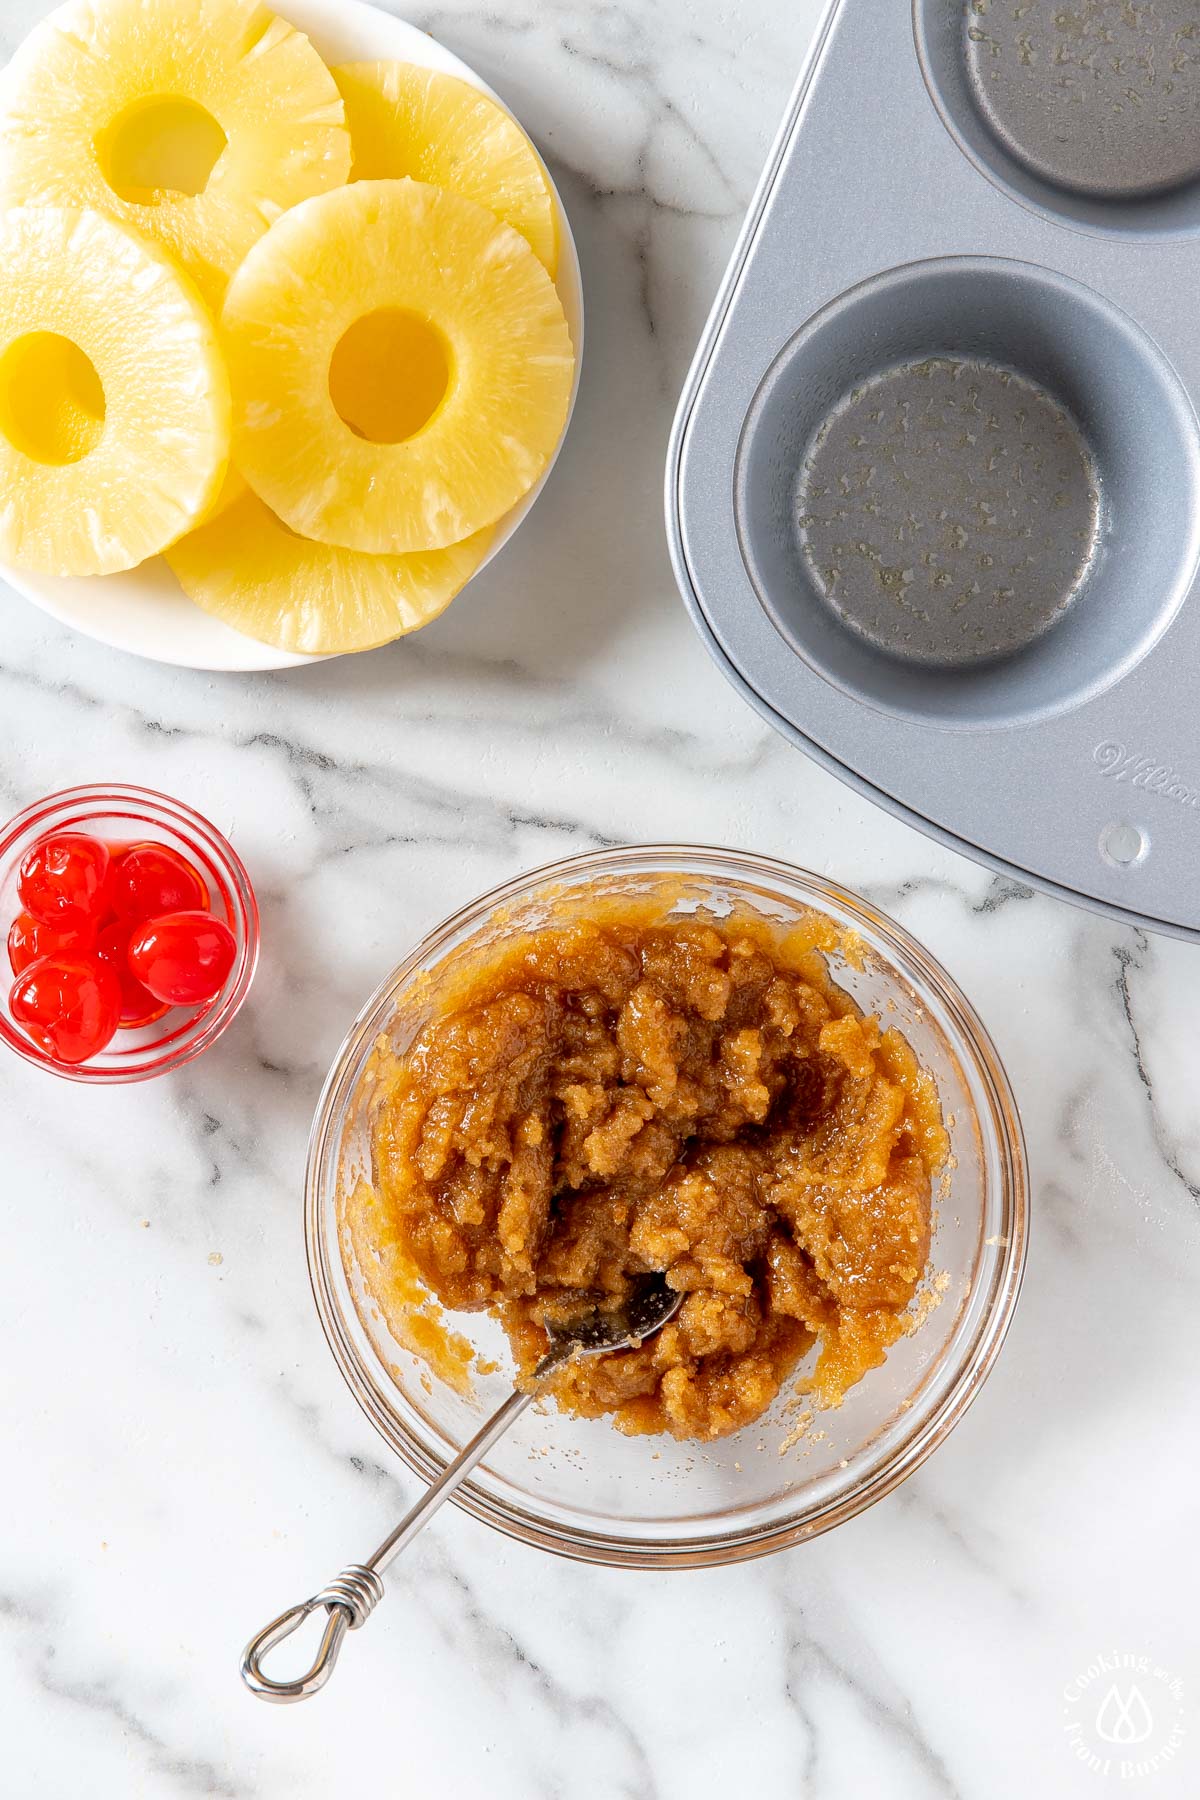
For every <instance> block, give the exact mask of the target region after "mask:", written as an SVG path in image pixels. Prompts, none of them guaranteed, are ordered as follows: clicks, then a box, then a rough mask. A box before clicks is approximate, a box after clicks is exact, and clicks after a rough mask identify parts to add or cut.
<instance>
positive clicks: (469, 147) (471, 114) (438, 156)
mask: <svg viewBox="0 0 1200 1800" xmlns="http://www.w3.org/2000/svg"><path fill="white" fill-rule="evenodd" d="M333 78H334V80H335V81H336V82H337V84H338V87H339V88H340V89H341V95H342V99H343V100H344V102H345V105H346V125H347V127H348V128H349V132H350V148H351V155H352V158H353V160H352V163H351V169H350V179H351V180H352V181H386V180H389V179H395V178H398V177H400V176H404V175H411V176H412V178H413V180H414V181H426V182H428V183H429V184H430V185H431V186H432V187H444V188H449V189H450V191H451V193H453V194H463V195H465V197H466V198H467V199H468V200H476V201H478V203H479V205H480V206H486V207H487V208H488V210H489V211H490V212H494V213H495V214H496V215H497V217H498V218H501V219H503V220H504V221H505V222H506V224H509V225H511V226H512V227H513V228H514V230H516V231H519V232H520V233H521V236H522V237H523V238H524V239H525V241H526V243H527V244H528V245H529V247H530V249H531V250H532V251H533V253H534V255H535V256H536V257H537V259H538V261H539V262H540V263H541V264H542V265H543V267H544V268H545V269H546V271H547V273H548V274H549V275H550V277H551V279H553V277H554V274H555V271H556V269H557V266H558V222H557V218H556V215H555V204H554V196H553V194H552V193H551V190H550V184H549V182H548V181H547V179H546V174H545V170H544V169H543V167H542V162H541V158H540V157H539V156H538V153H537V151H536V150H535V149H534V147H533V145H532V144H531V143H530V141H529V139H528V138H527V137H526V136H525V133H524V132H523V131H522V130H521V127H520V126H519V125H518V124H517V122H516V120H515V119H512V118H510V117H509V115H508V113H506V112H505V110H504V108H503V107H502V106H499V105H497V103H496V102H495V101H494V100H491V99H489V98H488V96H487V95H486V94H482V93H480V91H479V89H478V88H473V87H471V86H470V84H469V83H468V82H465V81H460V80H459V79H458V77H457V76H454V75H444V74H443V73H442V72H441V70H440V69H423V68H419V67H417V65H416V64H414V63H402V62H375V63H347V64H345V65H344V66H343V67H342V68H340V69H335V70H334V71H333Z"/></svg>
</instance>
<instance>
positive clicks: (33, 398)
mask: <svg viewBox="0 0 1200 1800" xmlns="http://www.w3.org/2000/svg"><path fill="white" fill-rule="evenodd" d="M0 268H3V270H4V281H3V283H2V284H0V561H3V562H5V563H7V564H9V565H10V566H12V567H15V568H19V569H28V570H31V571H36V572H38V573H41V574H48V575H106V574H112V573H114V572H115V571H116V570H118V569H131V568H133V567H135V566H136V564H138V563H140V562H142V561H143V560H144V559H145V558H146V557H148V556H154V555H156V554H157V553H158V552H159V551H160V550H162V549H164V548H165V546H166V545H167V544H169V543H171V542H173V540H174V539H175V538H177V537H179V536H180V535H181V534H182V533H183V532H185V531H187V530H189V529H190V528H191V526H192V525H193V524H194V523H195V521H196V520H197V519H198V518H200V517H201V516H202V515H203V513H204V512H205V510H206V508H207V507H209V506H210V505H211V504H212V502H213V500H214V499H215V498H216V495H217V493H218V492H219V490H220V487H221V483H222V481H223V479H224V476H225V471H226V462H227V458H228V454H229V429H230V405H229V384H228V380H227V378H226V375H225V367H224V363H223V362H222V359H221V355H220V350H219V347H218V345H217V341H216V332H215V329H214V326H213V322H212V319H211V317H210V315H209V313H208V311H207V309H206V308H205V307H204V306H203V304H202V303H201V301H200V297H199V295H198V294H197V292H196V290H195V288H194V287H193V286H192V284H191V282H190V281H188V280H187V279H186V278H185V277H184V276H183V275H181V274H180V273H179V271H178V270H177V269H176V268H175V266H174V264H173V263H171V261H170V260H169V258H168V257H167V256H166V255H164V253H163V252H162V250H160V249H159V248H158V246H157V245H156V244H154V243H151V242H150V241H149V240H148V239H146V238H143V237H141V236H140V235H139V234H138V233H136V232H134V231H130V230H129V229H128V227H126V226H124V225H120V224H118V223H117V221H116V220H114V219H109V218H106V217H103V216H102V215H101V214H99V213H92V212H80V211H76V210H74V209H69V208H61V207H16V208H14V209H13V210H12V211H10V212H8V213H7V214H5V215H3V216H2V217H0Z"/></svg>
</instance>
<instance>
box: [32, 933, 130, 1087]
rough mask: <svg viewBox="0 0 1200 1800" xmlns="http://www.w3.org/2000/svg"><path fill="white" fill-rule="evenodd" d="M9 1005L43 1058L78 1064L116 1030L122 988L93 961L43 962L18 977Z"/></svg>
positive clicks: (47, 958)
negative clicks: (42, 1053)
mask: <svg viewBox="0 0 1200 1800" xmlns="http://www.w3.org/2000/svg"><path fill="white" fill-rule="evenodd" d="M8 1005H9V1010H10V1012H11V1013H12V1016H13V1018H14V1019H16V1021H17V1023H18V1024H19V1025H21V1026H23V1027H24V1029H25V1030H26V1031H27V1032H28V1034H29V1036H30V1037H31V1038H32V1039H33V1041H34V1043H35V1044H38V1045H39V1046H40V1047H41V1049H42V1050H44V1051H45V1052H46V1055H47V1056H51V1057H53V1058H54V1060H55V1062H63V1063H83V1062H87V1060H88V1059H89V1057H92V1056H96V1055H98V1054H99V1052H100V1051H101V1050H103V1048H104V1046H105V1045H106V1044H107V1043H108V1041H109V1039H110V1038H111V1037H112V1035H113V1033H114V1032H115V1031H116V1029H117V1023H118V1021H119V1019H120V1016H121V984H120V982H119V981H118V980H117V978H116V976H115V975H114V974H113V971H112V970H111V969H110V968H109V967H108V965H107V964H106V963H103V962H101V960H100V958H99V957H98V956H92V955H87V954H76V955H66V954H63V955H61V956H43V957H40V958H39V959H38V961H37V962H34V963H30V965H29V967H28V968H27V969H25V970H24V971H23V972H22V973H21V974H20V975H18V977H17V979H16V981H15V982H14V983H13V986H12V992H11V993H10V994H9V997H8Z"/></svg>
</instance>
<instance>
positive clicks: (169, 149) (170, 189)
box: [97, 95, 229, 206]
mask: <svg viewBox="0 0 1200 1800" xmlns="http://www.w3.org/2000/svg"><path fill="white" fill-rule="evenodd" d="M228 141H229V140H228V138H227V137H226V136H225V133H224V132H223V131H222V129H221V127H220V125H219V124H218V123H217V121H216V120H215V119H214V118H213V116H212V114H211V113H210V112H206V111H205V109H204V107H202V106H198V105H197V104H196V102H195V101H194V100H183V99H179V98H176V97H175V96H173V95H172V96H163V95H155V96H154V97H153V98H152V99H149V100H138V101H136V102H135V103H134V105H133V106H130V107H127V108H126V110H125V111H124V112H123V113H121V114H120V116H119V117H118V118H116V119H114V120H113V122H112V124H111V125H110V126H109V127H108V130H107V132H106V133H105V134H104V137H103V139H102V140H101V141H100V142H99V143H98V144H97V150H98V152H99V157H100V167H101V169H102V170H103V172H104V179H105V180H106V181H107V183H108V185H109V187H110V188H111V189H112V190H113V193H114V194H117V195H118V196H119V197H120V198H121V199H122V200H131V201H133V202H134V203H135V204H136V205H140V206H156V205H158V204H159V202H161V201H163V200H171V199H177V198H178V197H179V196H180V195H187V196H194V195H196V194H202V193H203V192H204V190H205V188H206V187H207V186H208V182H209V177H210V176H211V174H212V172H213V170H214V168H215V167H216V165H217V160H218V158H219V157H220V155H221V152H222V151H223V150H224V148H225V146H226V144H227V143H228Z"/></svg>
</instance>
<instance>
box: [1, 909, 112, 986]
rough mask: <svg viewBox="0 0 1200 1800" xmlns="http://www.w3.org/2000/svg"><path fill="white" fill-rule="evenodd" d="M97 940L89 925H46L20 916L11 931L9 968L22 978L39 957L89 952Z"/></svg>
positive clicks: (20, 914) (41, 921)
mask: <svg viewBox="0 0 1200 1800" xmlns="http://www.w3.org/2000/svg"><path fill="white" fill-rule="evenodd" d="M95 936H96V931H95V926H94V925H93V924H92V923H91V922H90V921H88V923H86V924H84V925H47V923H46V921H45V919H35V918H34V916H33V914H32V913H27V912H22V913H18V914H17V916H16V918H15V919H14V920H13V922H12V924H11V925H10V926H9V930H8V961H9V966H10V968H11V969H12V972H13V974H14V975H19V974H20V973H21V971H22V969H27V968H28V967H29V965H30V963H32V962H37V961H38V959H39V958H40V957H43V956H57V955H59V953H60V952H63V951H66V952H70V951H74V950H90V949H91V948H92V944H93V942H94V940H95Z"/></svg>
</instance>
